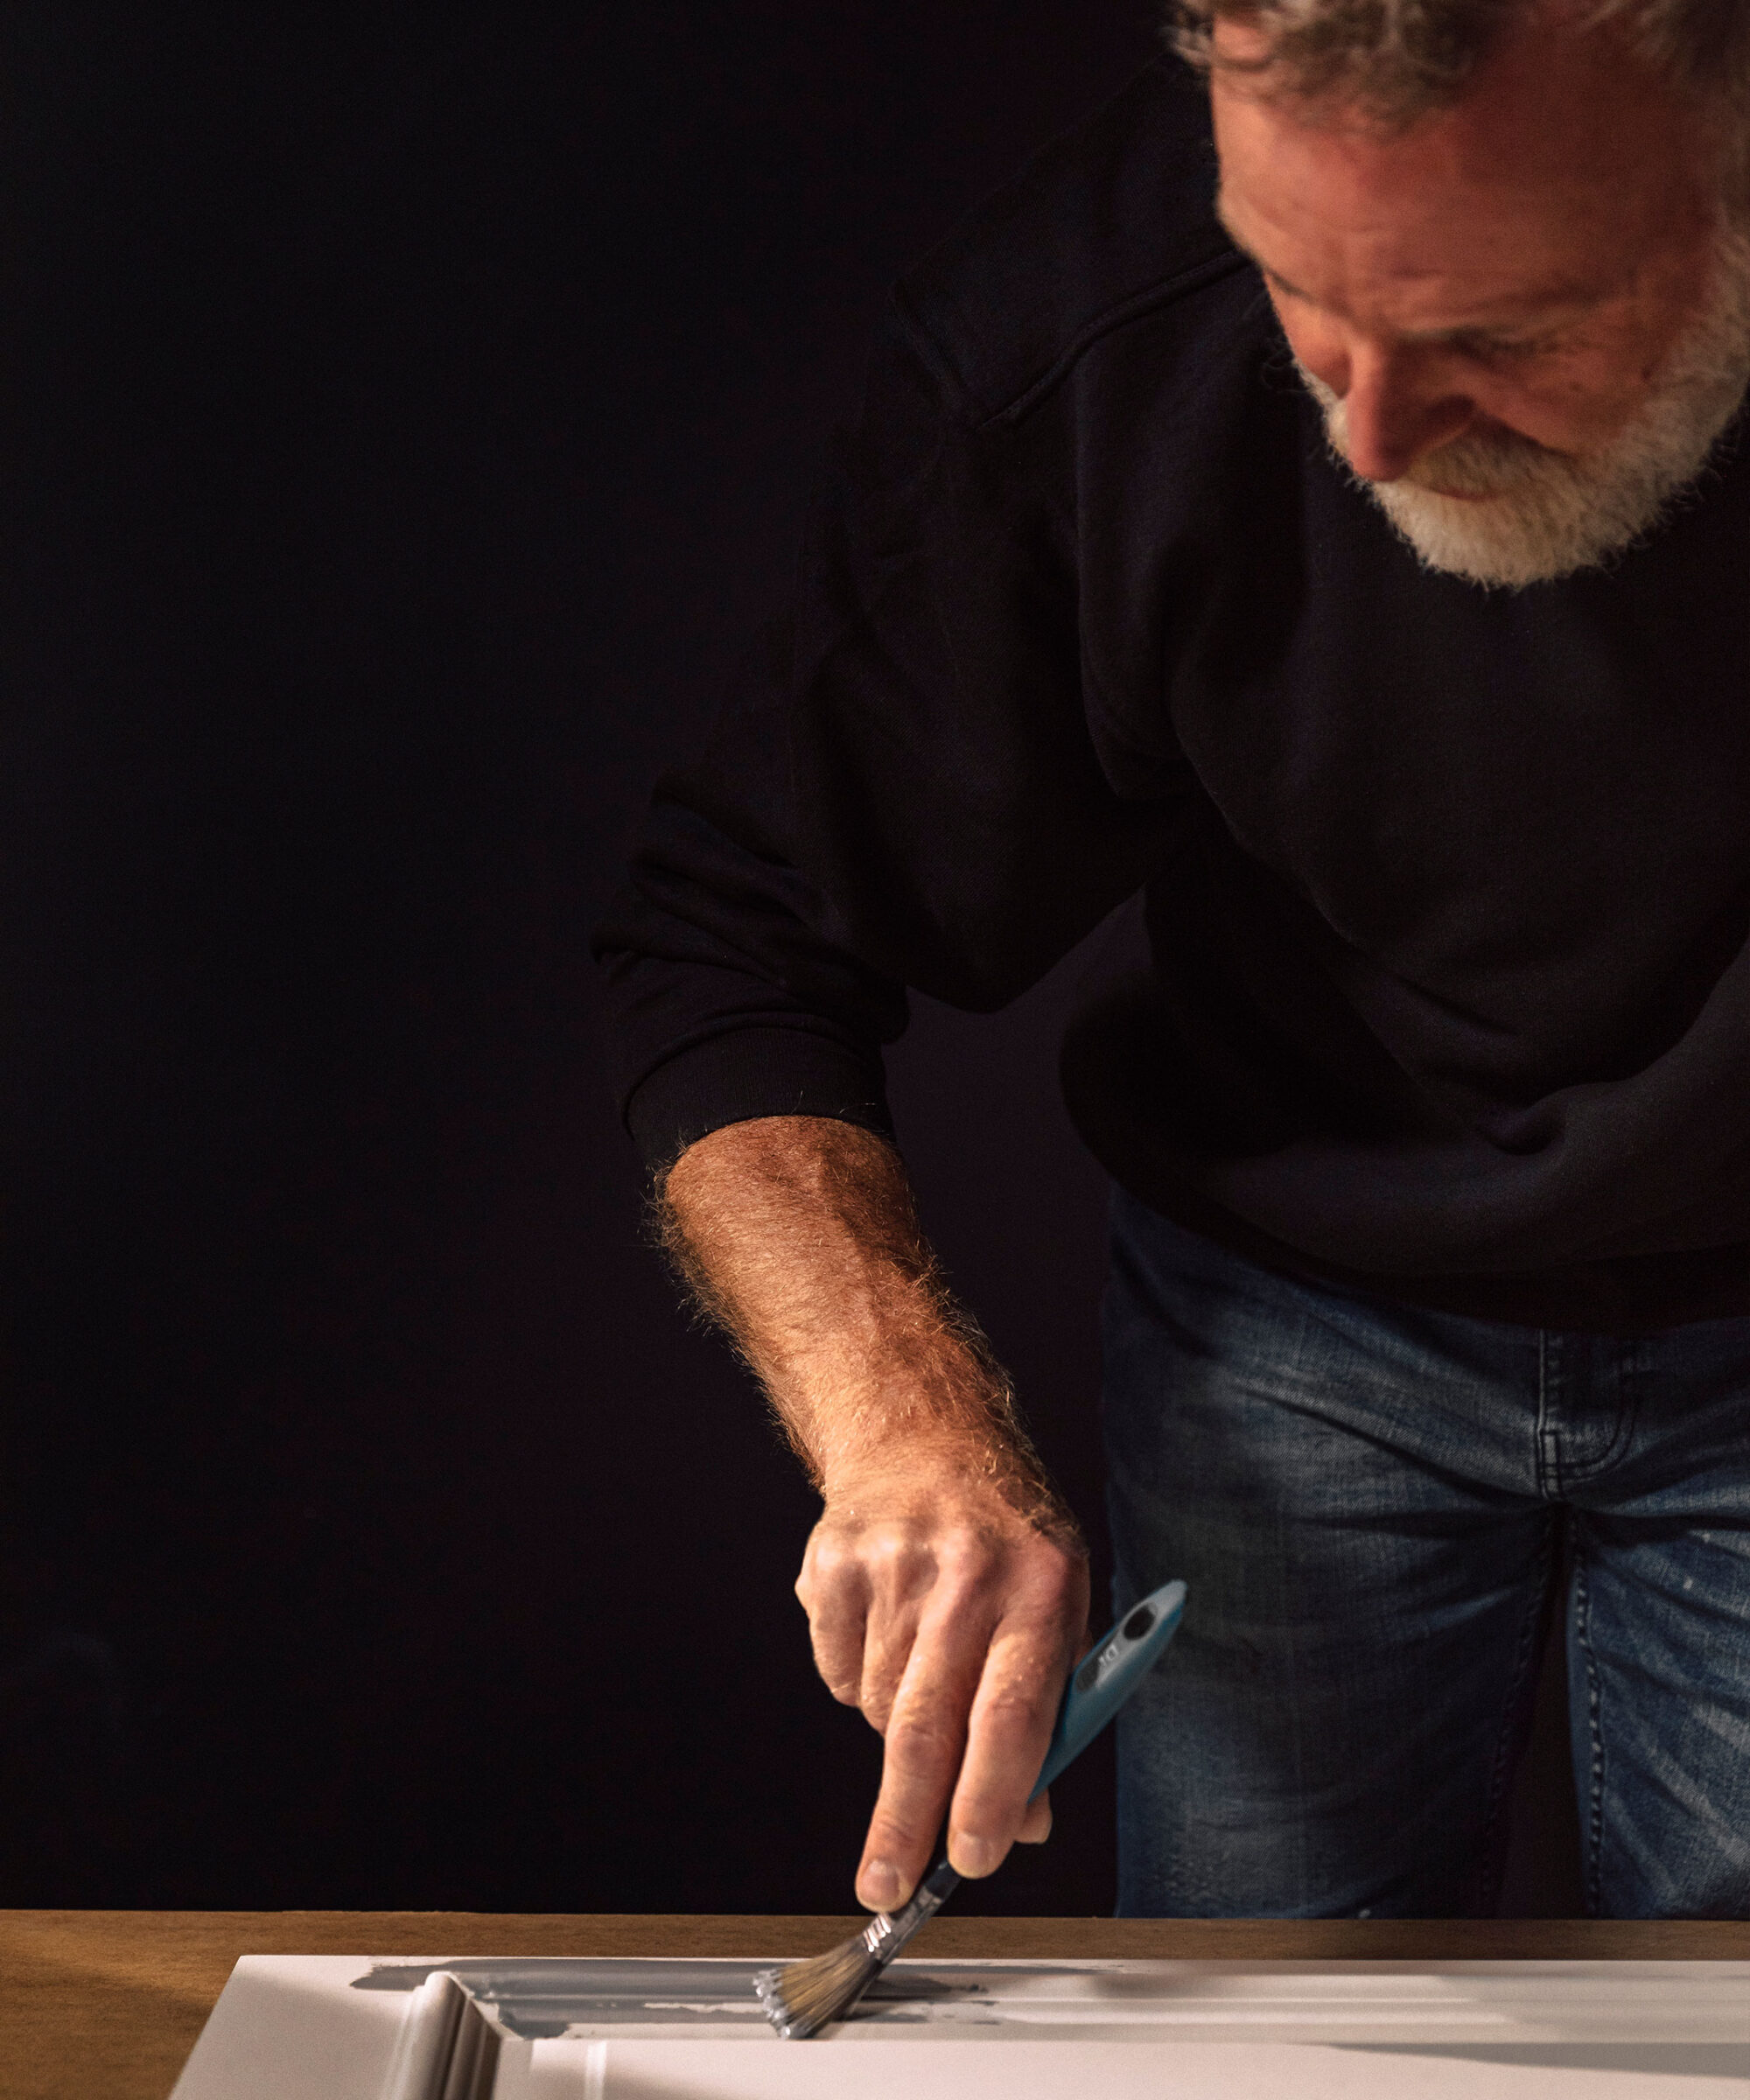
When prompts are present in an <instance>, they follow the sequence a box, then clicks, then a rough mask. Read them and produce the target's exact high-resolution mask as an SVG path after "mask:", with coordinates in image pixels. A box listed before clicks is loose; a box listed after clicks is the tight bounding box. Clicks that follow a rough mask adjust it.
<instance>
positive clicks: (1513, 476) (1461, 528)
mask: <svg viewBox="0 0 1750 2100" xmlns="http://www.w3.org/2000/svg"><path fill="white" fill-rule="evenodd" d="M1299 372H1300V376H1301V378H1302V379H1303V380H1304V381H1306V385H1307V387H1308V388H1309V389H1310V390H1311V392H1312V394H1313V398H1314V399H1315V400H1316V401H1317V402H1318V403H1319V406H1320V409H1322V410H1323V411H1324V416H1325V429H1326V432H1327V436H1328V437H1329V438H1330V441H1331V448H1332V450H1333V451H1334V453H1335V454H1336V456H1337V458H1339V460H1341V462H1342V464H1343V465H1346V466H1347V465H1348V457H1347V454H1346V451H1345V447H1344V439H1345V437H1346V434H1347V432H1346V423H1345V417H1344V413H1343V403H1342V402H1341V400H1340V399H1339V398H1338V396H1337V395H1335V394H1334V393H1333V392H1332V390H1331V388H1329V387H1327V386H1326V385H1325V383H1324V382H1323V381H1322V380H1320V379H1316V378H1315V377H1314V376H1313V374H1312V373H1310V372H1309V371H1308V370H1307V369H1306V367H1305V366H1304V365H1301V366H1299ZM1747 386H1750V239H1747V238H1746V236H1744V235H1741V234H1739V233H1737V232H1729V233H1722V234H1721V235H1720V236H1719V242H1718V243H1717V248H1716V262H1715V275H1714V283H1713V286H1712V290H1711V291H1710V293H1709V296H1708V302H1707V305H1706V307H1705V309H1704V311H1703V312H1702V314H1701V316H1700V318H1698V320H1697V321H1696V322H1695V323H1694V324H1693V325H1692V326H1691V328H1690V330H1689V332H1687V333H1686V334H1685V335H1684V337H1683V338H1682V339H1680V340H1679V342H1678V343H1677V346H1676V347H1675V349H1674V350H1673V351H1672V352H1671V353H1670V358H1669V359H1668V360H1667V363H1666V366H1665V369H1664V371H1663V373H1662V374H1660V376H1659V379H1658V380H1657V381H1656V383H1655V386H1654V388H1653V391H1652V392H1651V394H1650V395H1649V396H1648V398H1647V399H1646V401H1645V402H1642V405H1641V407H1640V408H1639V409H1637V410H1636V411H1635V416H1634V417H1633V418H1632V420H1631V421H1630V422H1629V423H1628V427H1627V428H1626V429H1625V430H1622V431H1621V432H1620V433H1619V434H1618V436H1617V437H1614V438H1613V439H1612V440H1611V442H1610V443H1609V444H1607V445H1606V446H1604V447H1603V448H1602V449H1601V450H1600V451H1596V452H1590V453H1574V452H1557V451H1550V450H1549V449H1548V447H1546V446H1544V445H1541V444H1536V443H1535V442H1534V441H1533V440H1532V439H1530V438H1529V437H1519V436H1518V435H1517V434H1516V433H1515V432H1512V431H1500V432H1494V433H1490V434H1488V435H1486V436H1485V435H1482V434H1481V433H1478V434H1474V435H1471V436H1467V437H1456V438H1454V439H1453V441H1452V443H1451V444H1444V445H1442V446H1440V447H1439V450H1438V451H1434V452H1432V453H1430V454H1428V455H1427V457H1426V458H1423V459H1419V460H1418V462H1417V463H1416V465H1414V466H1413V467H1412V468H1411V470H1410V472H1409V473H1408V474H1406V475H1404V478H1403V479H1401V480H1397V481H1369V480H1366V479H1363V478H1362V476H1360V475H1355V480H1356V482H1357V484H1358V485H1359V486H1361V487H1362V488H1364V489H1365V490H1366V491H1367V493H1368V494H1369V496H1371V497H1372V498H1373V500H1374V501H1375V502H1376V503H1377V504H1378V505H1379V507H1380V508H1381V509H1382V510H1383V512H1384V513H1385V514H1386V516H1387V517H1388V518H1390V521H1391V522H1392V524H1393V525H1394V526H1395V527H1396V528H1397V531H1398V533H1399V535H1401V536H1402V537H1403V538H1404V539H1405V540H1407V541H1408V542H1409V543H1410V545H1411V547H1412V548H1414V549H1415V550H1416V552H1417V554H1418V555H1419V556H1421V558H1422V560H1423V562H1424V563H1426V565H1427V566H1428V567H1429V568H1430V569H1440V570H1446V571H1447V572H1448V573H1449V574H1451V575H1453V576H1462V577H1467V578H1468V579H1469V580H1470V581H1471V582H1472V583H1477V584H1506V585H1508V586H1509V587H1513V588H1517V587H1519V586H1521V585H1523V584H1537V583H1544V582H1547V581H1549V580H1550V579H1551V577H1558V576H1571V575H1572V574H1573V572H1574V571H1575V570H1578V569H1591V568H1595V567H1597V566H1598V565H1599V564H1600V563H1603V562H1606V561H1607V560H1608V559H1609V558H1610V556H1613V555H1615V554H1620V553H1621V552H1622V550H1623V549H1625V548H1627V547H1629V546H1631V545H1632V544H1633V543H1634V542H1635V541H1636V540H1638V539H1640V538H1641V537H1642V535H1643V534H1645V533H1648V532H1649V531H1650V530H1651V529H1652V528H1653V527H1654V526H1655V525H1656V524H1657V523H1658V522H1659V521H1660V520H1661V519H1662V518H1663V516H1664V515H1665V514H1666V513H1667V512H1668V511H1669V510H1670V507H1672V504H1673V501H1674V500H1675V499H1676V498H1677V496H1678V495H1680V494H1681V493H1682V492H1683V491H1684V489H1686V488H1687V487H1689V486H1691V484H1692V483H1693V482H1694V481H1695V479H1697V477H1698V475H1699V474H1700V472H1701V471H1702V469H1703V467H1704V466H1705V465H1706V464H1707V458H1708V454H1709V453H1710V452H1711V451H1712V449H1713V446H1714V443H1715V441H1716V440H1717V439H1718V438H1719V436H1720V433H1721V432H1722V431H1723V430H1725V429H1726V425H1727V423H1730V422H1731V421H1732V419H1733V416H1734V415H1735V414H1736V412H1737V410H1738V407H1739V404H1740V402H1741V401H1742V400H1743V398H1744V394H1745V389H1746V387H1747ZM1351 472H1353V469H1351ZM1429 480H1432V481H1435V482H1437V483H1438V484H1439V486H1438V487H1429V486H1426V482H1427V481H1429ZM1439 487H1445V488H1447V489H1453V488H1460V489H1467V490H1473V491H1475V492H1477V493H1491V494H1492V495H1493V500H1491V501H1488V502H1486V503H1476V502H1465V501H1463V500H1459V499H1455V498H1453V496H1450V495H1442V494H1441V493H1439Z"/></svg>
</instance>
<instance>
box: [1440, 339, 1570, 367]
mask: <svg viewBox="0 0 1750 2100" xmlns="http://www.w3.org/2000/svg"><path fill="white" fill-rule="evenodd" d="M1549 347H1550V338H1549V337H1548V336H1546V335H1479V336H1466V337H1461V338H1460V340H1459V343H1458V348H1460V350H1462V351H1463V352H1464V353H1465V354H1466V355H1467V357H1480V358H1483V359H1485V360H1492V361H1493V362H1495V363H1496V364H1510V363H1513V362H1514V361H1516V360H1520V359H1523V358H1528V357H1535V356H1537V353H1538V352H1539V351H1542V350H1547V349H1548V348H1549Z"/></svg>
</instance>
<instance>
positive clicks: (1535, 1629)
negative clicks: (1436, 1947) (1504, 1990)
mask: <svg viewBox="0 0 1750 2100" xmlns="http://www.w3.org/2000/svg"><path fill="white" fill-rule="evenodd" d="M1555 1537H1556V1531H1555V1522H1554V1519H1553V1518H1551V1522H1550V1523H1549V1524H1548V1525H1546V1526H1545V1529H1544V1542H1543V1544H1542V1545H1541V1546H1540V1547H1539V1548H1538V1551H1537V1574H1536V1578H1535V1579H1534V1581H1533V1583H1532V1586H1531V1602H1530V1606H1529V1607H1527V1609H1526V1613H1525V1617H1524V1620H1523V1622H1522V1624H1521V1626H1520V1628H1519V1645H1518V1649H1517V1651H1516V1654H1515V1656H1514V1658H1513V1672H1512V1675H1511V1676H1510V1677H1509V1679H1508V1684H1507V1696H1506V1698H1505V1699H1504V1700H1503V1701H1502V1709H1501V1730H1500V1733H1499V1734H1498V1735H1497V1737H1496V1739H1495V1762H1494V1766H1493V1768H1492V1770H1491V1771H1490V1773H1489V1781H1488V1803H1487V1807H1486V1809H1485V1811H1484V1816H1483V1827H1482V1844H1481V1858H1482V1879H1481V1887H1480V1889H1479V1892H1478V1893H1479V1895H1480V1898H1481V1915H1483V1916H1485V1917H1492V1916H1493V1915H1495V1905H1496V1904H1497V1903H1498V1902H1499V1901H1500V1900H1501V1880H1502V1874H1503V1873H1504V1872H1505V1870H1506V1866H1507V1857H1506V1848H1505V1846H1504V1845H1500V1844H1498V1843H1497V1838H1498V1837H1499V1835H1500V1833H1501V1831H1502V1827H1503V1821H1504V1818H1505V1816H1506V1812H1507V1803H1508V1801H1509V1798H1510V1796H1511V1791H1512V1779H1513V1759H1512V1756H1511V1754H1510V1753H1511V1751H1512V1747H1513V1737H1514V1732H1515V1726H1516V1722H1517V1720H1518V1719H1519V1715H1520V1712H1521V1708H1522V1704H1523V1698H1524V1692H1525V1687H1526V1684H1528V1682H1530V1680H1531V1677H1532V1673H1533V1670H1534V1669H1535V1667H1536V1664H1537V1657H1538V1655H1539V1653H1540V1652H1541V1649H1542V1647H1543V1640H1542V1635H1544V1631H1545V1630H1546V1628H1547V1627H1548V1623H1549V1610H1550V1583H1551V1573H1552V1572H1553V1564H1554V1560H1555Z"/></svg>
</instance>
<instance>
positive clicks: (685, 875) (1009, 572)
mask: <svg viewBox="0 0 1750 2100" xmlns="http://www.w3.org/2000/svg"><path fill="white" fill-rule="evenodd" d="M1072 453H1073V417H1072V416H1070V415H1069V414H1068V412H1067V411H1066V410H1065V409H1064V408H1063V407H1062V406H1061V404H1059V403H1053V402H1047V404H1046V407H1045V408H1044V409H1042V410H1040V411H1036V412H1034V413H1033V414H1031V415H1028V416H1012V415H1011V416H988V415H983V414H982V412H981V411H978V410H976V409H973V408H971V407H970V406H969V403H968V402H967V400H966V398H965V396H964V395H963V393H962V391H961V389H960V388H958V387H957V385H956V381H955V377H954V374H953V371H952V368H951V367H950V366H949V362H948V360H945V359H944V358H942V356H941V355H940V354H939V353H937V352H936V350H935V346H934V345H933V344H932V343H931V341H930V339H928V336H927V335H926V334H925V333H924V332H923V331H922V330H921V327H920V326H919V325H917V324H916V323H915V322H914V321H913V320H912V319H911V318H910V317H909V316H908V314H907V311H906V309H905V308H904V306H903V304H901V303H900V302H899V301H897V300H896V302H895V304H894V306H893V309H892V311H891V313H890V317H889V321H888V325H887V326H886V330H885V331H884V333H883V335H882V337H881V339H880V340H879V344H878V347H877V350H876V353H875V356H874V359H873V360H872V367H871V374H870V379H869V383H868V387H867V390H866V393H865V402H864V407H863V410H862V413H861V415H860V416H859V418H858V421H857V423H855V424H854V425H853V426H852V427H851V430H849V431H848V432H846V433H845V434H844V436H843V437H841V438H840V439H839V440H838V441H837V444H836V445H835V446H834V449H833V452H832V456H831V459H830V465H829V470H828V472H827V473H826V474H825V476H824V477H823V483H822V486H821V487H820V489H819V492H818V493H817V496H816V500H815V502H814V504H813V506H812V508H811V514H810V518H809V526H808V530H807V535H806V538H805V542H804V547H803V552H802V563H801V566H800V572H799V577H798V585H797V593H796V600H795V607H794V611H793V613H792V615H791V617H790V618H789V619H788V620H785V621H784V622H782V623H781V624H778V625H774V627H772V628H771V629H769V630H768V631H767V634H765V635H764V636H763V637H762V638H761V641H760V645H759V647H758V648H756V649H755V650H754V651H753V654H752V655H751V656H750V658H749V660H748V662H747V665H746V670H745V673H744V676H743V677H742V679H741V681H740V683H739V685H738V687H737V689H736V690H735V691H734V692H733V693H732V696H731V698H730V701H729V704H728V705H727V706H726V707H725V710H724V711H723V713H722V716H721V717H720V718H719V720H718V724H717V726H716V728H715V730H714V732H713V733H712V735H711V739H710V741H709V743H708V745H707V746H706V748H705V750H704V753H703V754H702V755H701V756H700V757H699V758H698V759H697V761H696V762H694V763H693V764H691V765H690V766H688V767H685V768H683V769H682V770H680V771H678V772H676V773H673V774H669V775H668V776H667V777H666V778H665V779H664V780H663V781H662V782H661V783H660V784H659V786H658V788H657V789H656V791H655V796H654V798H653V801H652V803H651V807H650V809H649V811H648V815H647V816H646V818H645V821H644V823H643V826H642V829H641V833H640V835H639V837H638V840H637V844H636V846H635V850H634V856H633V859H632V863H631V866H630V870H629V881H628V882H627V885H626V886H625V887H624V888H623V889H622V891H621V892H620V895H619V897H618V898H617V899H616V900H615V902H614V904H613V907H612V909H611V911H610V913H609V914H608V916H607V918H606V921H604V922H603V924H602V925H601V926H600V927H598V929H597V935H596V943H595V945H596V952H597V955H598V958H599V960H600V962H601V963H602V965H603V968H604V970H605V972H606V979H607V984H608V992H609V1010H610V1025H611V1027H612V1029H613V1033H614V1036H615V1040H616V1049H617V1053H618V1061H619V1066H620V1100H621V1106H622V1112H623V1114H624V1116H625V1117H626V1120H627V1126H628V1128H629V1129H630V1130H631V1131H632V1133H633V1135H634V1138H636V1139H637V1140H638V1142H639V1145H640V1146H641V1150H642V1151H643V1152H644V1154H645V1157H646V1159H647V1160H648V1162H649V1163H650V1164H651V1165H652V1166H655V1167H661V1166H663V1165H665V1164H666V1163H668V1162H669V1161H670V1160H672V1159H674V1158H675V1156H676V1154H677V1153H678V1152H680V1151H681V1150H683V1148H684V1147H685V1146H686V1145H688V1144H690V1143H691V1142H692V1141H693V1140H694V1139H695V1138H699V1137H702V1136H704V1134H705V1133H706V1132H707V1131H711V1130H713V1129H715V1128H717V1127H718V1126H719V1125H721V1124H727V1123H733V1122H738V1121H742V1120H745V1119H747V1118H750V1117H758V1116H768V1115H780V1114H806V1115H816V1116H829V1117H843V1118H844V1119H846V1120H849V1121H851V1122H854V1123H858V1124H865V1125H866V1126H867V1127H869V1128H872V1129H875V1130H878V1131H887V1130H889V1128H890V1125H889V1121H888V1117H887V1110H886V1101H885V1094H884V1089H883V1082H882V1068H881V1048H882V1046H883V1045H884V1044H886V1043H888V1042H891V1041H893V1040H894V1039H895V1038H896V1037H897V1036H898V1035H899V1034H900V1032H901V1030H902V1029H903V1028H904V1026H905V1023H906V1019H907V1000H906V993H907V987H914V988H917V989H919V990H921V991H927V992H928V993H930V994H932V995H933V996H935V997H936V998H941V999H943V1000H946V1001H948V1002H949V1004H951V1005H957V1006H961V1007H963V1008H968V1009H971V1010H975V1011H991V1010H993V1009H995V1008H997V1007H998V1006H1000V1005H1004V1004H1005V1003H1006V1002H1007V1001H1009V1000H1010V999H1012V998H1015V997H1017V996H1018V995H1019V993H1020V992H1022V991H1025V990H1026V988H1027V986H1028V985H1030V984H1033V982H1034V981H1035V980H1036V979H1037V978H1038V977H1040V976H1042V975H1043V974H1044V972H1045V971H1046V970H1048V969H1049V968H1050V966H1051V965H1052V963H1054V962H1055V961H1056V960H1058V958H1059V957H1061V956H1062V955H1064V954H1065V953H1066V952H1067V951H1068V949H1070V948H1071V947H1072V946H1074V944H1075V942H1076V941H1077V940H1079V939H1080V938H1081V937H1082V935H1083V934H1084V933H1086V932H1088V931H1089V929H1090V928H1092V927H1094V926H1095V925H1096V924H1097V923H1098V921H1100V919H1101V918H1102V917H1103V915H1104V914H1105V913H1106V912H1107V911H1108V910H1110V908H1111V907H1112V906H1114V905H1115V904H1117V903H1118V902H1119V901H1121V900H1123V899H1124V897H1126V896H1127V895H1129V894H1130V893H1131V892H1132V891H1134V890H1135V889H1136V888H1137V887H1138V886H1139V884H1140V883H1141V882H1142V881H1143V879H1145V875H1146V873H1147V872H1148V868H1149V865H1150V863H1151V860H1152V858H1153V856H1154V853H1155V852H1156V851H1157V847H1158V840H1159V816H1158V813H1157V812H1156V811H1155V810H1154V809H1152V808H1151V807H1150V806H1148V805H1145V804H1138V803H1136V802H1126V801H1124V800H1122V799H1121V798H1120V797H1118V796H1117V795H1115V794H1114V792H1113V790H1112V788H1110V785H1109V783H1108V781H1106V778H1105V776H1104V774H1103V773H1102V770H1101V767H1100V765H1099V761H1098V760H1097V758H1096V753H1095V749H1094V745H1093V741H1092V739H1091V738H1090V735H1089V727H1088V722H1087V718H1086V715H1085V713H1084V711H1083V706H1082V676H1081V664H1082V652H1081V648H1080V641H1079V634H1078V625H1077V617H1076V606H1077V588H1076V572H1075V552H1074V549H1075V518H1074V502H1073V495H1072V493H1071V492H1072V491H1073V487H1074V481H1075V474H1074V467H1073V461H1072V458H1071V455H1072Z"/></svg>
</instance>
